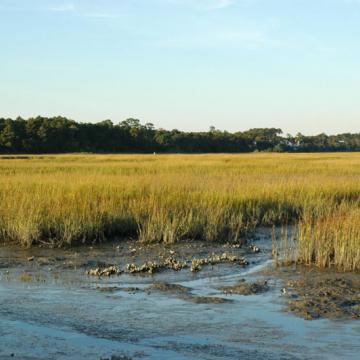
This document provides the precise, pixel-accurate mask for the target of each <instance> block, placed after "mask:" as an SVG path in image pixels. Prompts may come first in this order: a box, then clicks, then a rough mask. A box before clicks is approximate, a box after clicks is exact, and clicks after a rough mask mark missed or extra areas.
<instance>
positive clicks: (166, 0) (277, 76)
mask: <svg viewBox="0 0 360 360" xmlns="http://www.w3.org/2000/svg"><path fill="white" fill-rule="evenodd" d="M0 84H1V85H0V117H13V118H14V117H17V116H22V117H25V118H27V117H30V116H36V115H43V116H53V115H63V116H67V117H69V118H72V119H74V120H77V121H81V122H96V121H101V120H104V119H112V120H113V122H114V123H118V122H120V121H122V120H124V119H126V118H128V117H135V118H139V119H140V120H141V121H142V122H143V123H146V122H151V123H154V124H155V126H156V127H162V128H166V129H174V128H176V129H179V130H186V131H199V130H208V129H209V127H210V126H215V127H216V128H218V129H220V130H228V131H242V130H247V129H249V128H257V127H277V128H281V129H283V131H284V133H291V134H296V133H297V132H302V133H303V134H318V133H322V132H325V133H328V134H335V133H343V132H360V101H359V93H360V0H0Z"/></svg>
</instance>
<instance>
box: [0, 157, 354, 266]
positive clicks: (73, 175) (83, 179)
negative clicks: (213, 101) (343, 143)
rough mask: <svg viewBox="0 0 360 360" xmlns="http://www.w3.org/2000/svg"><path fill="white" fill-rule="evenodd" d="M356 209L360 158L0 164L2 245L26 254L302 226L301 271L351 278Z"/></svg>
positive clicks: (9, 160) (8, 160) (6, 160)
mask: <svg viewBox="0 0 360 360" xmlns="http://www.w3.org/2000/svg"><path fill="white" fill-rule="evenodd" d="M359 203H360V154H359V153H328V154H241V155H232V154H219V155H90V154H89V155H87V154H77V155H54V156H51V155H49V156H30V157H29V158H26V157H20V158H16V157H0V238H1V240H2V241H3V242H8V241H15V242H18V243H21V244H22V245H25V246H30V245H32V244H34V243H48V244H53V245H59V246H61V245H65V244H78V243H85V242H87V243H91V242H94V241H103V240H105V239H108V238H114V237H121V236H132V237H136V238H138V239H140V240H141V241H144V242H159V241H160V242H161V241H162V242H167V243H171V242H175V241H179V240H181V239H185V238H193V239H203V240H209V241H212V240H226V241H228V240H230V241H235V240H239V239H240V238H241V237H242V235H243V234H244V233H245V232H246V231H247V230H250V229H253V228H254V227H255V226H259V225H277V224H278V225H282V224H289V223H294V222H296V223H297V222H298V221H299V227H300V228H299V230H300V252H299V253H300V258H301V259H302V260H303V261H304V262H315V263H316V264H318V265H319V266H328V265H329V264H330V263H331V264H336V265H338V266H340V267H341V266H342V265H341V264H343V263H344V262H346V263H348V264H350V263H351V265H349V267H350V268H352V269H353V268H358V267H359V262H360V260H359V251H358V250H357V249H359V247H360V239H359V230H358V229H359V226H358V224H359V208H360V206H359ZM325 248H326V251H325ZM350 248H351V249H350ZM349 258H351V259H356V261H355V260H354V261H350V260H349Z"/></svg>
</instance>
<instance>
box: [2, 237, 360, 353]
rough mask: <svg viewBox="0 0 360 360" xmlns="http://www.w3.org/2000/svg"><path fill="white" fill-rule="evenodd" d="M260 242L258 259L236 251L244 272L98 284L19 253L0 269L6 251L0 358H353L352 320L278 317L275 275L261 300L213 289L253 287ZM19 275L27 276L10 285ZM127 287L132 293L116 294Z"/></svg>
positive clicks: (356, 330) (220, 269) (357, 326)
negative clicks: (173, 288) (165, 288)
mask: <svg viewBox="0 0 360 360" xmlns="http://www.w3.org/2000/svg"><path fill="white" fill-rule="evenodd" d="M270 242H271V241H270ZM270 242H269V241H266V239H264V238H262V239H260V240H258V242H257V244H260V246H261V248H262V250H263V251H262V252H261V253H260V254H252V253H250V252H248V251H246V250H242V249H240V250H236V251H238V252H239V253H241V254H243V255H244V256H246V258H247V259H248V260H249V261H250V266H249V267H247V268H242V267H239V266H235V265H216V266H213V267H206V268H204V269H203V271H201V272H199V273H196V274H193V273H191V272H190V271H189V270H188V269H185V270H182V271H180V272H173V271H164V272H162V273H159V274H155V275H144V276H138V275H128V274H123V275H121V276H116V277H111V278H106V279H103V278H102V279H99V278H90V277H88V276H86V275H85V271H84V269H83V268H81V267H79V268H76V269H75V268H74V269H72V268H68V267H67V266H63V268H61V266H60V265H59V264H58V265H56V264H55V263H52V264H51V266H52V268H49V267H48V265H44V266H42V267H39V265H38V264H36V263H33V262H26V261H25V262H24V261H21V259H22V257H21V256H23V255H24V254H22V255H19V254H17V255H18V256H19V257H18V258H17V259H18V260H19V261H15V262H11V261H10V262H9V261H7V262H6V261H5V260H4V259H5V258H6V259H10V257H9V256H10V255H9V253H11V252H12V251H13V249H8V248H7V249H5V248H2V249H1V251H2V255H3V256H2V262H3V265H2V268H1V279H0V359H8V358H15V359H16V358H18V359H49V358H52V359H87V360H89V359H100V358H110V357H111V356H128V357H131V358H133V359H138V358H139V359H142V358H144V359H147V358H152V359H324V358H326V359H358V358H359V357H358V354H359V351H360V342H359V338H360V323H359V322H357V321H339V320H338V321H330V320H316V321H306V320H303V319H301V318H298V317H295V316H294V315H292V314H289V313H287V312H285V311H284V299H283V298H282V295H281V291H280V289H281V285H282V284H281V281H280V280H279V279H277V278H275V277H271V276H268V277H267V278H268V280H269V284H270V289H271V290H270V291H269V292H267V293H265V294H261V295H254V296H241V295H224V294H222V293H221V292H220V291H219V290H218V288H219V287H221V286H224V285H232V284H234V283H236V282H237V281H238V280H239V279H241V278H246V279H248V280H249V281H253V280H254V279H256V278H257V277H258V276H260V275H259V273H258V271H259V270H262V269H264V268H265V267H267V266H271V264H270V262H269V252H270V246H271V244H270ZM103 249H104V254H102V253H101V248H97V249H96V251H97V254H98V255H97V256H100V257H104V256H105V255H106V253H107V251H108V248H107V247H103ZM217 250H219V249H217ZM32 251H33V252H35V255H36V250H32ZM39 251H40V250H39ZM41 251H45V250H41ZM46 251H47V256H49V255H51V251H48V250H46ZM53 251H54V252H56V254H59V251H58V250H53ZM202 251H206V249H202ZM209 251H210V250H209ZM15 255H16V252H15ZM15 255H14V256H15ZM25 255H27V254H25ZM41 255H43V254H41ZM108 255H109V254H108ZM57 256H58V255H57ZM86 256H89V254H87V255H86ZM109 256H110V255H109ZM118 256H119V255H118ZM80 258H81V261H83V260H84V259H82V256H80ZM88 259H89V257H88ZM5 263H6V264H5ZM4 265H7V266H4ZM24 270H26V271H27V272H30V273H33V274H37V276H36V278H35V276H34V277H33V279H32V280H31V281H26V282H23V281H19V277H18V275H19V274H20V273H21V272H23V271H24ZM262 276H263V275H262ZM157 281H166V282H168V283H176V284H180V285H183V286H186V287H189V288H191V294H192V295H193V296H210V297H222V298H226V299H232V300H233V302H231V303H222V304H213V303H200V304H198V303H194V302H192V301H188V300H187V299H184V298H181V296H179V294H177V293H176V292H161V291H156V290H152V289H149V288H148V287H149V285H150V284H151V283H154V282H157ZM109 287H113V290H112V291H110V290H111V289H109ZM130 287H132V288H134V287H136V288H138V290H136V291H135V290H134V291H130V289H126V290H125V291H124V290H121V288H130ZM101 288H103V289H101ZM11 355H13V356H11Z"/></svg>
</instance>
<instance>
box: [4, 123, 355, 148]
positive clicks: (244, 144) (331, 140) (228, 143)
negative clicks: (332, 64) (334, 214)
mask: <svg viewBox="0 0 360 360" xmlns="http://www.w3.org/2000/svg"><path fill="white" fill-rule="evenodd" d="M252 151H277V152H320V151H360V133H357V134H350V133H346V134H340V135H331V136H328V135H326V134H320V135H316V136H305V135H302V134H300V133H299V134H297V135H296V136H292V135H289V134H288V135H286V136H284V135H283V133H282V131H281V129H277V128H265V129H251V130H248V131H244V132H235V133H230V132H227V131H220V130H217V129H215V128H214V127H211V128H210V129H209V131H206V132H183V131H179V130H164V129H156V128H155V127H154V125H153V124H150V123H147V124H144V125H143V124H141V122H140V121H139V120H138V119H132V118H130V119H127V120H125V121H122V122H120V123H119V124H114V123H113V122H112V121H110V120H105V121H102V122H99V123H95V124H94V123H78V122H75V121H73V120H69V119H67V118H65V117H61V116H58V117H52V118H47V117H41V116H38V117H35V118H29V119H27V120H25V119H22V118H20V117H19V118H17V119H15V120H14V119H5V118H0V153H67V152H97V153H121V152H137V153H152V152H168V153H177V152H179V153H210V152H211V153H217V152H218V153H219V152H234V153H238V152H252Z"/></svg>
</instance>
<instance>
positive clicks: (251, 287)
mask: <svg viewBox="0 0 360 360" xmlns="http://www.w3.org/2000/svg"><path fill="white" fill-rule="evenodd" d="M269 289H270V288H269V285H268V282H267V280H265V281H256V282H252V283H248V282H246V279H241V280H240V281H239V283H237V284H235V285H232V286H224V287H221V288H220V290H221V291H223V292H224V293H225V294H238V295H257V294H262V293H264V292H267V291H269Z"/></svg>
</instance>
